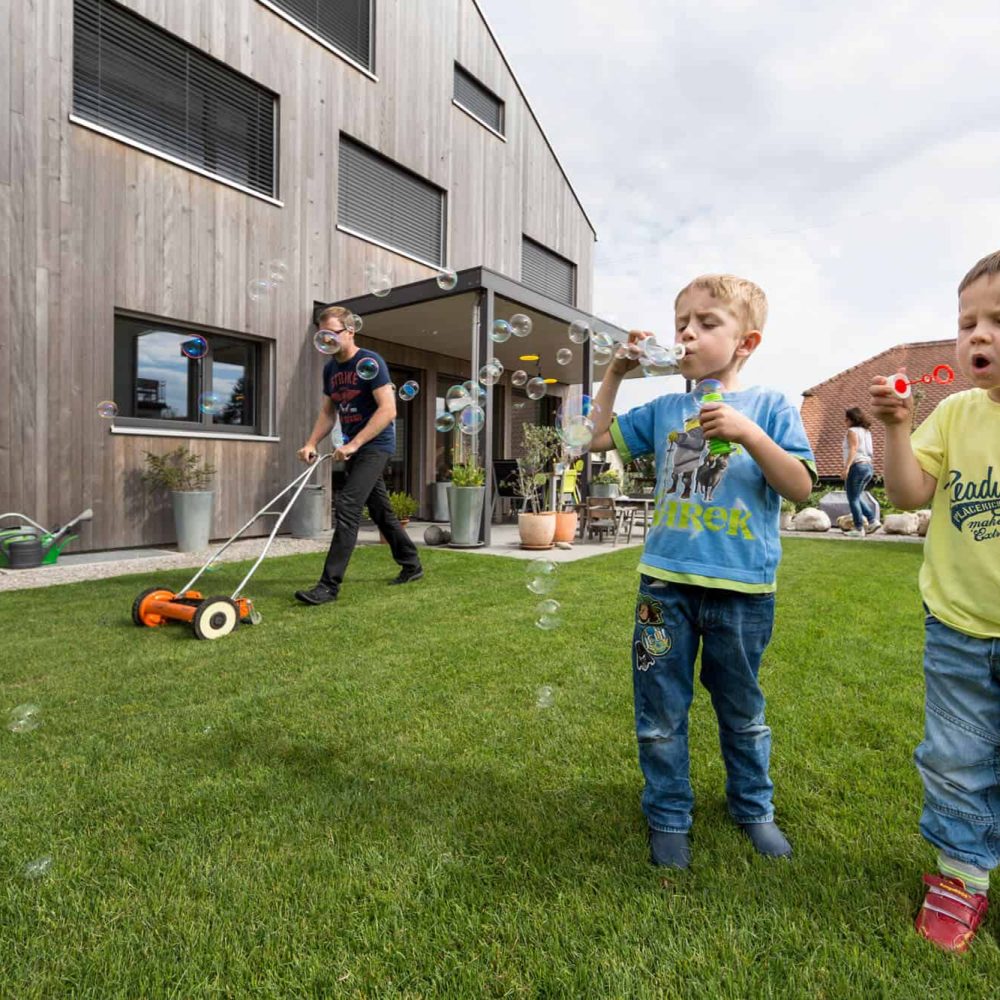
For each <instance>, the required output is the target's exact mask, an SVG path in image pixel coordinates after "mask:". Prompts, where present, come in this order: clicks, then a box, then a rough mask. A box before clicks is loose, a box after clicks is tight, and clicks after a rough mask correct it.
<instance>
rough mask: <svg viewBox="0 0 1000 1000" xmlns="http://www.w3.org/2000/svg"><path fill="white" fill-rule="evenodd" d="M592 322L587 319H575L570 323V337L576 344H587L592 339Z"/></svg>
mask: <svg viewBox="0 0 1000 1000" xmlns="http://www.w3.org/2000/svg"><path fill="white" fill-rule="evenodd" d="M590 334H591V329H590V324H589V323H588V322H587V321H586V320H582V319H575V320H573V322H572V323H570V325H569V339H570V340H572V341H573V343H574V344H585V343H586V342H587V341H588V340H590Z"/></svg>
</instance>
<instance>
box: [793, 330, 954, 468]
mask: <svg viewBox="0 0 1000 1000" xmlns="http://www.w3.org/2000/svg"><path fill="white" fill-rule="evenodd" d="M940 364H946V365H950V366H951V367H952V368H953V369H954V371H955V381H954V382H952V383H950V384H949V385H939V384H937V383H935V382H932V383H931V384H930V385H919V386H914V387H913V389H914V391H916V390H918V389H919V390H922V391H923V393H924V395H923V398H922V399H919V394H918V399H919V403H918V408H917V423H918V424H919V423H921V422H922V421H923V420H925V419H926V418H927V416H928V414H930V412H931V411H932V410H933V409H934V407H935V406H937V404H938V403H940V402H941V400H942V399H944V398H945V397H947V396H950V395H952V394H953V393H956V392H962V391H964V390H965V389H971V388H972V385H971V384H970V383H969V381H968V380H967V379H966V378H965V377H964V376H963V375H962V374H961V373H960V372H959V371H958V368H957V367H956V365H955V340H954V339H950V340H929V341H926V342H924V343H921V344H900V345H899V346H898V347H890V348H889V349H888V350H887V351H883V352H882V353H881V354H876V355H875V357H873V358H869V359H868V360H867V361H862V362H861V363H860V364H857V365H855V366H854V367H853V368H848V369H847V370H846V371H842V372H840V374H839V375H834V376H833V377H832V378H828V379H827V380H826V381H825V382H820V383H819V384H818V385H814V386H813V387H812V388H811V389H806V391H805V392H803V393H802V395H803V397H805V398H804V399H803V400H802V422H803V424H805V428H806V434H807V435H808V437H809V442H810V444H811V445H812V448H813V453H814V454H815V456H816V469H817V471H818V472H819V475H820V476H821V477H836V478H839V477H841V476H842V475H843V472H844V458H843V441H844V434H845V432H846V425H845V423H844V411H845V410H846V409H848V408H849V407H851V406H860V407H861V410H862V412H864V413H865V415H866V416H868V417H869V419H872V441H873V443H874V445H875V472H876V474H879V475H880V474H881V473H882V469H883V456H884V448H885V435H884V434H883V432H882V425H881V424H880V423H879V422H878V421H877V420H874V419H873V418H872V410H871V404H870V398H871V397H870V396H869V393H868V387H869V386H870V385H871V381H872V378H873V377H874V376H876V375H893V374H895V373H896V372H898V371H899V370H900V369H901V368H903V367H904V366H905V367H906V371H907V372H908V373H909V376H910V378H911V379H914V378H919V377H920V376H921V375H923V374H924V373H930V372H933V371H934V368H935V366H936V365H940Z"/></svg>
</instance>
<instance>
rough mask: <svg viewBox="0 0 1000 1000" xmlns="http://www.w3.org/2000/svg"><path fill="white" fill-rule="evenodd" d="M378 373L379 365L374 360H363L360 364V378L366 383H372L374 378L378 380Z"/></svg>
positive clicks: (358, 370) (358, 369)
mask: <svg viewBox="0 0 1000 1000" xmlns="http://www.w3.org/2000/svg"><path fill="white" fill-rule="evenodd" d="M378 371H379V365H378V362H377V361H376V360H375V359H374V358H362V359H361V360H360V361H359V362H358V367H357V372H358V378H363V379H364V380H365V381H366V382H370V381H371V380H372V379H373V378H377V377H378Z"/></svg>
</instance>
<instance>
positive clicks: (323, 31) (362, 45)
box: [260, 0, 375, 72]
mask: <svg viewBox="0 0 1000 1000" xmlns="http://www.w3.org/2000/svg"><path fill="white" fill-rule="evenodd" d="M260 2H261V3H262V4H264V6H265V7H270V8H271V10H273V11H274V12H275V13H276V14H280V15H281V16H282V17H283V18H284V19H285V20H286V21H290V22H291V23H292V24H294V25H295V27H296V28H300V29H301V30H303V31H305V32H306V34H308V35H312V37H313V38H315V39H316V40H317V41H319V42H322V43H323V44H324V45H326V46H328V47H329V48H331V49H333V50H334V51H335V52H336V53H337V54H338V55H342V56H346V57H347V58H348V59H349V60H350V61H351V62H353V63H357V65H359V66H361V67H362V68H363V69H366V70H368V71H369V72H371V70H372V67H373V64H374V59H373V58H372V24H373V22H374V7H375V3H374V0H260Z"/></svg>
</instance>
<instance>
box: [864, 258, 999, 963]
mask: <svg viewBox="0 0 1000 1000" xmlns="http://www.w3.org/2000/svg"><path fill="white" fill-rule="evenodd" d="M956 356H957V361H958V367H959V369H960V370H961V371H962V373H963V374H964V375H965V376H966V378H968V379H969V381H970V382H971V383H972V384H973V386H974V388H972V389H969V390H967V391H966V392H959V393H955V395H953V396H949V397H948V398H947V399H945V400H944V401H943V402H942V403H940V404H939V405H938V407H937V408H936V409H935V410H934V412H933V413H932V414H931V415H930V416H929V417H928V418H927V420H925V421H924V423H922V424H921V425H920V427H919V428H917V430H916V431H915V432H914V434H913V435H912V437H911V436H910V434H909V429H910V426H911V417H912V408H913V400H912V398H907V399H899V398H898V397H897V396H896V395H895V394H894V393H893V391H892V389H891V388H890V387H889V385H888V382H887V380H886V379H885V378H882V377H878V378H876V379H875V380H874V381H873V382H872V387H871V395H872V408H873V409H874V411H875V415H876V416H877V417H878V418H879V420H881V421H882V422H883V423H884V424H885V437H886V455H885V484H886V489H887V491H888V494H889V499H890V500H892V502H893V503H894V504H896V505H897V506H900V507H907V508H913V507H922V506H925V505H926V504H927V503H928V501H930V500H931V499H932V498H933V506H932V514H931V524H930V529H929V531H928V533H927V541H926V544H925V546H924V563H923V566H922V568H921V570H920V592H921V595H922V597H923V600H924V606H925V608H926V611H927V618H926V622H925V644H924V680H925V685H926V704H925V710H924V739H923V742H921V744H920V746H919V747H917V751H916V754H915V759H916V763H917V769H918V770H919V772H920V776H921V778H922V779H923V784H924V808H923V814H922V815H921V818H920V832H921V833H922V834H923V836H924V837H925V838H926V839H927V840H928V841H929V842H930V843H931V844H932V845H933V846H934V847H936V848H937V849H938V872H939V873H937V874H932V875H925V876H924V882H925V883H926V885H927V895H926V898H925V899H924V904H923V906H922V907H921V909H920V912H919V914H918V916H917V921H916V927H917V931H918V932H919V933H920V934H921V935H923V936H924V937H925V938H927V939H928V940H930V941H932V942H933V943H934V944H936V945H938V946H940V947H942V948H944V949H946V950H948V951H965V950H966V949H967V948H968V946H969V942H970V941H971V940H972V938H973V937H974V936H975V933H976V929H977V928H978V927H979V924H980V922H981V921H982V918H983V916H984V914H985V913H986V892H987V889H988V888H989V873H990V871H991V870H992V869H993V868H995V867H996V866H997V864H1000V251H998V252H996V253H994V254H991V255H990V256H988V257H984V258H983V259H982V260H981V261H979V263H978V264H976V266H975V267H973V268H972V270H971V271H969V273H968V274H967V275H966V276H965V277H964V278H963V279H962V282H961V284H960V285H959V286H958V342H957V345H956Z"/></svg>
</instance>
